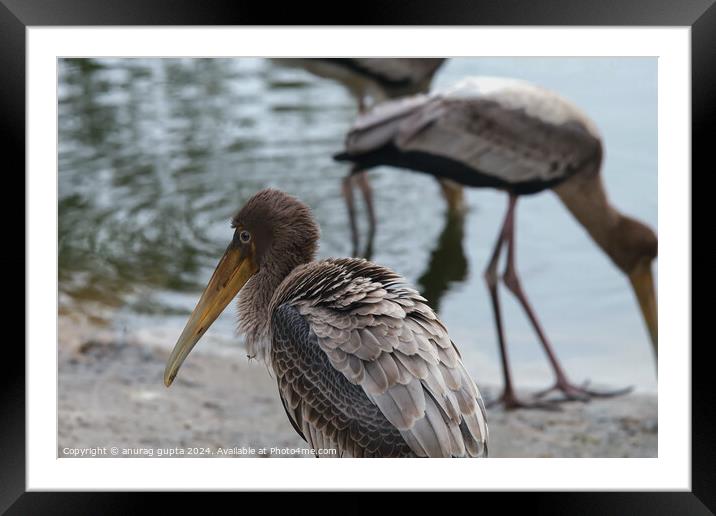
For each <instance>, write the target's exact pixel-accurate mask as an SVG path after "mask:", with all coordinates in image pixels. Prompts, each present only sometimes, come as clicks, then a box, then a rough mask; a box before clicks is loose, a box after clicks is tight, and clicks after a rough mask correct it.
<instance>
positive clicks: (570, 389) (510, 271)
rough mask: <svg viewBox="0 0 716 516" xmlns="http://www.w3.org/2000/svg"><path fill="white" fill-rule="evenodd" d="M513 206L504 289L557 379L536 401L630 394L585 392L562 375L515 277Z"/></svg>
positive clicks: (586, 390) (512, 199)
mask: <svg viewBox="0 0 716 516" xmlns="http://www.w3.org/2000/svg"><path fill="white" fill-rule="evenodd" d="M514 203H515V201H514V198H513V197H512V196H511V197H510V206H511V207H512V213H511V217H510V224H509V226H508V227H507V228H506V231H505V233H506V234H505V240H506V241H507V264H506V267H505V272H504V274H503V276H502V280H503V282H504V283H505V286H506V287H507V288H508V289H509V290H510V292H512V293H513V294H514V295H515V297H516V298H517V300H518V301H519V302H520V304H521V305H522V308H523V309H524V311H525V313H526V314H527V317H528V318H529V320H530V322H531V323H532V327H533V328H534V330H535V332H536V333H537V337H538V338H539V340H540V342H541V343H542V347H543V348H544V351H545V353H546V354H547V359H548V360H549V363H550V365H551V366H552V370H553V371H554V374H555V377H556V380H555V384H554V386H552V387H550V388H549V389H546V390H544V391H541V392H539V393H537V395H536V396H537V397H538V398H539V397H543V396H545V395H546V394H548V393H550V392H552V391H556V390H558V391H561V392H562V394H564V397H565V399H566V400H580V401H588V400H589V398H591V397H608V396H618V395H621V394H626V393H628V392H630V391H631V390H632V388H631V387H627V388H624V389H619V390H614V391H595V390H591V389H587V388H586V384H585V385H584V386H581V387H579V386H576V385H574V384H572V383H571V382H570V381H569V379H568V378H567V375H566V373H565V372H564V369H563V368H562V365H561V364H560V362H559V360H558V359H557V355H556V354H555V352H554V349H553V348H552V345H551V344H550V342H549V340H548V339H547V335H546V334H545V332H544V330H543V329H542V326H541V325H540V322H539V320H538V319H537V315H536V314H535V312H534V310H532V307H531V306H530V303H529V301H528V300H527V296H526V295H525V293H524V291H523V290H522V284H521V283H520V278H519V276H518V275H517V265H516V257H515V255H516V252H515V213H514Z"/></svg>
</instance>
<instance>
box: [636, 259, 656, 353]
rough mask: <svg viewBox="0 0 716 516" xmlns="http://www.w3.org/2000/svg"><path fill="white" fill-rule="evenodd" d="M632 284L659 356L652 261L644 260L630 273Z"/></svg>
mask: <svg viewBox="0 0 716 516" xmlns="http://www.w3.org/2000/svg"><path fill="white" fill-rule="evenodd" d="M629 280H630V281H631V286H632V287H633V288H634V293H635V294H636V298H637V300H638V301H639V307H640V308H641V313H642V315H643V316H644V322H645V323H646V327H647V329H648V330H649V336H650V337H651V343H652V345H653V346H654V355H655V356H656V357H658V356H659V346H658V338H657V337H658V335H657V332H658V324H657V308H656V290H655V288H654V277H653V275H652V273H651V263H649V262H644V263H643V264H640V265H639V266H637V268H636V269H635V270H634V271H633V272H632V273H631V274H629Z"/></svg>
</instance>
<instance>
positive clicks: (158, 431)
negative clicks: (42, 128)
mask: <svg viewBox="0 0 716 516" xmlns="http://www.w3.org/2000/svg"><path fill="white" fill-rule="evenodd" d="M166 358H167V352H166V351H164V350H154V349H150V348H147V347H144V346H138V345H134V344H125V345H116V344H108V343H102V344H100V343H92V342H90V343H86V344H83V345H80V346H75V347H74V349H72V350H69V349H64V350H61V351H60V354H59V421H58V432H59V438H58V456H61V457H67V456H79V455H80V454H84V456H92V455H94V456H108V457H109V456H120V457H121V456H154V457H156V456H159V455H160V454H162V455H163V456H190V455H192V456H214V457H216V456H297V457H300V456H306V455H305V454H307V451H306V448H307V446H306V443H305V442H304V441H303V440H302V439H301V438H300V437H299V436H298V435H296V434H295V432H294V431H293V428H292V427H291V425H290V423H289V422H288V420H287V418H286V415H285V413H284V411H283V408H282V407H281V402H280V401H279V398H278V393H277V392H276V386H275V383H274V379H273V378H272V377H271V376H270V375H269V374H268V372H267V370H266V367H265V366H263V365H262V364H260V363H257V362H256V361H253V362H251V363H249V362H247V360H246V359H245V358H244V357H243V356H242V355H240V354H239V353H236V354H234V355H230V356H217V355H213V354H209V353H202V352H200V351H198V350H197V351H196V352H194V353H192V355H191V356H190V357H189V359H188V360H187V362H186V363H185V364H184V366H183V367H182V370H181V373H180V374H179V376H178V377H177V380H176V381H175V382H174V385H173V386H172V387H171V389H167V388H165V387H164V385H163V384H162V374H163V370H164V363H165V360H166ZM483 392H484V393H485V394H486V395H487V396H486V397H489V395H494V394H496V390H495V389H490V388H489V387H488V388H485V387H483ZM560 407H561V410H560V411H557V412H554V411H543V410H518V411H512V412H507V413H506V412H504V411H502V410H501V409H498V408H495V409H491V410H490V411H489V419H488V423H489V427H490V456H491V457H655V456H656V455H657V402H656V397H655V396H652V395H637V394H632V395H628V396H622V397H619V398H613V399H606V400H605V399H601V400H593V401H591V402H590V403H577V402H570V403H564V404H561V405H560ZM113 447H115V448H114V449H113ZM263 448H265V451H264V450H262V449H263ZM115 453H116V455H115Z"/></svg>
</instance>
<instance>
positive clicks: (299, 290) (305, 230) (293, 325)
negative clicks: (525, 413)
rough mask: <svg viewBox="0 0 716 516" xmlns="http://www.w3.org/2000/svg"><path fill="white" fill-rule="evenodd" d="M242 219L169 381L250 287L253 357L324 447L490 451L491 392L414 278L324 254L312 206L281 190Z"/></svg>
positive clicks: (305, 431) (298, 426)
mask: <svg viewBox="0 0 716 516" xmlns="http://www.w3.org/2000/svg"><path fill="white" fill-rule="evenodd" d="M232 226H233V227H234V228H235V230H234V236H233V238H232V240H231V243H230V244H229V246H228V247H227V249H226V252H225V253H224V256H223V257H222V258H221V260H220V261H219V264H218V266H217V267H216V270H215V271H214V274H213V275H212V277H211V279H210V280H209V284H208V285H207V287H206V289H205V290H204V293H203V294H202V295H201V298H200V299H199V302H198V304H197V305H196V308H195V309H194V311H193V312H192V314H191V316H190V318H189V321H188V322H187V324H186V327H185V328H184V331H183V332H182V334H181V336H180V337H179V340H178V341H177V344H176V346H175V348H174V350H173V352H172V354H171V356H170V358H169V361H168V362H167V367H166V370H165V372H164V383H165V384H166V385H167V386H169V385H171V383H172V381H173V380H174V378H175V376H176V374H177V372H178V371H179V367H180V366H181V364H182V362H184V360H185V359H186V357H187V355H188V354H189V352H190V351H191V350H192V348H193V347H194V345H195V344H196V343H197V342H198V341H199V339H200V338H201V337H202V336H203V335H204V333H205V332H206V330H207V329H208V328H209V326H210V325H211V324H212V323H213V322H214V320H215V319H216V318H217V317H218V316H219V314H220V313H221V312H222V311H223V310H224V308H226V306H227V305H228V304H229V303H230V302H231V300H232V299H233V298H234V297H235V296H236V294H237V293H239V291H241V294H240V297H239V304H238V307H239V320H240V331H241V332H242V333H243V335H244V337H245V341H246V345H247V349H248V352H249V355H250V356H254V357H257V358H258V359H260V360H263V361H265V362H266V363H267V364H268V365H269V366H270V367H271V368H272V369H273V372H274V373H275V374H276V379H277V381H278V390H279V395H280V397H281V401H282V402H283V406H284V409H285V410H286V415H287V416H288V418H289V420H290V422H291V424H292V425H293V427H294V429H295V430H296V432H298V434H299V435H300V436H301V437H303V438H304V439H305V440H306V441H307V442H308V443H309V445H310V446H311V447H312V448H313V449H319V448H323V449H328V448H330V449H335V450H336V451H337V453H338V455H339V456H342V457H416V456H417V457H462V456H469V457H479V456H483V455H486V453H487V423H486V416H485V407H484V404H483V402H482V399H481V397H480V393H479V391H478V389H477V387H476V386H475V383H474V382H473V381H472V379H471V378H470V376H469V375H468V373H467V371H466V370H465V367H464V366H463V364H462V360H461V359H460V354H459V352H458V350H457V348H456V347H455V345H454V344H453V343H452V341H451V340H450V337H449V336H448V333H447V330H446V329H445V326H443V324H442V323H441V322H440V320H439V319H438V318H437V316H436V315H435V313H434V312H433V310H432V309H431V308H430V307H429V306H427V305H426V304H425V303H424V301H425V300H424V299H423V298H422V297H420V295H419V294H418V293H417V292H416V291H415V290H413V289H412V288H410V287H408V286H406V285H405V281H404V280H403V278H401V277H400V276H399V275H398V274H396V273H395V272H393V271H391V270H390V269H387V268H385V267H381V266H380V265H376V264H373V263H371V262H368V261H365V260H362V259H353V258H346V259H330V260H321V261H314V255H315V252H316V248H317V245H318V226H317V225H316V222H315V221H314V219H313V216H312V214H311V212H310V210H309V209H308V207H307V206H306V205H305V204H303V203H301V202H300V201H298V200H296V199H295V198H293V197H291V196H288V195H286V194H284V193H283V192H280V191H278V190H263V191H261V192H259V193H257V194H256V195H254V196H253V197H252V198H251V199H250V200H249V201H248V202H247V203H246V205H245V206H244V207H243V208H242V209H241V211H239V212H238V214H237V215H236V216H235V217H234V219H233V221H232ZM328 456H330V455H328Z"/></svg>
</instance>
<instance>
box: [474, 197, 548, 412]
mask: <svg viewBox="0 0 716 516" xmlns="http://www.w3.org/2000/svg"><path fill="white" fill-rule="evenodd" d="M516 203H517V197H516V196H514V195H510V200H509V204H508V206H507V213H506V214H505V219H504V222H503V223H502V228H501V229H500V233H499V235H498V236H497V242H496V243H495V249H494V250H493V251H492V257H491V258H490V262H489V263H488V265H487V269H485V273H484V277H485V282H486V283H487V288H488V290H489V291H490V299H491V300H492V313H493V315H494V317H495V328H496V329H497V340H498V342H499V345H500V359H501V362H502V374H503V377H504V379H505V387H504V390H503V391H502V395H501V396H500V397H499V398H497V399H496V400H494V401H492V402H489V403H488V406H492V405H495V404H498V403H502V404H504V406H505V408H506V409H515V408H552V407H550V406H549V405H547V404H544V403H534V402H526V401H523V400H520V399H519V398H518V397H517V395H516V393H515V389H514V384H513V383H512V373H511V372H510V365H509V359H508V357H507V344H506V342H505V331H504V328H503V325H502V313H501V310H500V297H499V295H498V290H497V286H498V282H499V277H498V275H497V265H498V263H499V261H500V253H501V251H502V247H503V245H504V244H505V242H506V241H507V240H508V238H511V235H512V234H513V230H514V220H515V219H514V216H515V205H516Z"/></svg>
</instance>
